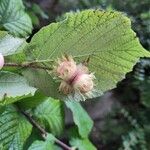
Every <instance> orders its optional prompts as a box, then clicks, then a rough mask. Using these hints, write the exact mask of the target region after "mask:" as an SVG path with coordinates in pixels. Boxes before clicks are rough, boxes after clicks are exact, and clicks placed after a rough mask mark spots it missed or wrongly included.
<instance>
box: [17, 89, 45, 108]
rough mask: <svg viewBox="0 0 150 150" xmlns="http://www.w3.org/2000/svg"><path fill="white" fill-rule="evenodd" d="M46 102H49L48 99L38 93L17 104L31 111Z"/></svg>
mask: <svg viewBox="0 0 150 150" xmlns="http://www.w3.org/2000/svg"><path fill="white" fill-rule="evenodd" d="M45 100H47V97H46V96H45V95H43V94H42V93H40V92H39V91H37V92H36V93H35V95H34V96H32V97H27V98H24V99H22V100H21V101H19V102H17V105H19V106H20V107H21V108H22V109H31V108H35V107H36V106H37V105H39V104H40V103H42V102H44V101H45Z"/></svg>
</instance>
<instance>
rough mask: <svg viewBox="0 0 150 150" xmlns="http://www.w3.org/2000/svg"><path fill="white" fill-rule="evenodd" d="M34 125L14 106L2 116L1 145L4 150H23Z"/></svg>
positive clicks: (0, 116) (0, 124)
mask: <svg viewBox="0 0 150 150" xmlns="http://www.w3.org/2000/svg"><path fill="white" fill-rule="evenodd" d="M31 130H32V125H31V124H30V123H29V122H28V121H27V120H26V119H25V118H24V116H22V115H21V114H19V112H18V111H17V110H16V108H15V107H13V106H7V108H6V110H5V111H4V112H3V113H2V114H1V115H0V145H2V146H3V150H8V149H9V150H10V149H11V150H22V149H23V145H24V143H25V142H26V139H27V138H28V137H29V135H30V134H31Z"/></svg>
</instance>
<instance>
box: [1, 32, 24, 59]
mask: <svg viewBox="0 0 150 150" xmlns="http://www.w3.org/2000/svg"><path fill="white" fill-rule="evenodd" d="M25 45H26V42H25V39H23V38H17V37H13V36H12V35H10V34H8V33H7V32H5V31H0V53H1V54H2V55H3V56H8V55H12V54H14V53H17V52H18V51H20V50H21V49H23V48H24V46H25Z"/></svg>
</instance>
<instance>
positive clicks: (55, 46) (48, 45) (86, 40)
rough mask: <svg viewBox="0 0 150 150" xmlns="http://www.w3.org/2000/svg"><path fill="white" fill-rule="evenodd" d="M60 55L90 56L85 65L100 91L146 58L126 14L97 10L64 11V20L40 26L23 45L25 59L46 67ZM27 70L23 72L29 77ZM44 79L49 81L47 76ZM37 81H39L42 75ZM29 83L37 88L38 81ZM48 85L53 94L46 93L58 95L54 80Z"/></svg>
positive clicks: (146, 54)
mask: <svg viewBox="0 0 150 150" xmlns="http://www.w3.org/2000/svg"><path fill="white" fill-rule="evenodd" d="M63 54H68V55H72V56H73V57H75V59H76V60H77V61H79V62H83V60H86V59H87V58H88V57H90V61H89V68H90V71H91V72H94V73H95V76H96V81H95V82H96V89H98V90H99V92H100V93H103V92H105V91H107V90H110V89H112V88H114V87H115V86H116V83H117V82H118V81H120V80H122V79H123V78H124V77H125V74H126V73H127V72H130V71H131V70H132V69H133V66H134V65H135V63H136V62H137V61H138V60H139V58H140V57H145V56H146V57H150V54H149V53H148V52H147V51H146V50H144V49H143V47H142V46H141V45H140V43H139V40H138V39H137V38H136V34H135V33H134V32H133V31H132V29H131V22H130V20H129V19H128V18H127V17H126V16H124V15H123V14H121V13H119V12H105V11H99V10H96V11H95V10H85V11H81V12H77V13H70V14H68V15H67V18H66V19H65V20H63V21H61V22H58V23H52V24H50V25H49V26H46V27H44V28H42V29H41V30H40V31H39V32H38V33H37V34H35V35H34V37H33V38H32V40H31V42H30V44H29V45H28V46H27V47H26V55H27V56H28V61H36V62H39V63H40V64H42V65H43V64H44V65H45V66H47V67H50V66H52V65H53V61H55V60H56V58H58V57H61V55H63ZM27 72H28V73H29V74H30V75H31V74H32V75H31V76H32V78H37V75H36V73H32V72H34V70H32V72H30V71H29V70H28V71H27ZM28 73H25V74H26V77H28V79H29V80H30V76H28ZM33 74H34V75H33ZM45 74H46V72H45ZM38 78H39V77H38ZM47 79H48V80H53V78H52V77H51V76H49V77H48V78H47ZM40 80H41V81H42V80H43V78H42V76H41V77H40ZM30 81H31V80H30ZM31 83H32V84H33V85H34V86H37V87H38V88H40V86H39V85H38V83H35V82H34V81H31ZM49 84H50V85H51V89H56V92H54V93H56V95H53V94H51V93H49V94H48V95H50V96H52V97H55V98H60V97H58V96H57V95H60V94H58V92H57V91H58V88H56V84H55V83H54V81H52V82H49ZM52 87H53V88H52ZM40 89H41V90H43V91H45V90H46V89H44V88H40Z"/></svg>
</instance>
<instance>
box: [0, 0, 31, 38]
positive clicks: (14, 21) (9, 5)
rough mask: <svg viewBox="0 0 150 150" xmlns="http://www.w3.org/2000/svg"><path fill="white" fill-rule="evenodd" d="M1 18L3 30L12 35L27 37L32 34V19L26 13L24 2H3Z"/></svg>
mask: <svg viewBox="0 0 150 150" xmlns="http://www.w3.org/2000/svg"><path fill="white" fill-rule="evenodd" d="M0 16H1V17H0V26H1V28H2V27H3V28H5V29H6V30H8V31H9V32H10V33H11V34H13V35H15V36H21V37H26V36H28V35H29V34H30V33H31V31H32V23H31V19H30V17H29V16H28V15H27V14H26V13H25V11H24V6H23V3H22V0H1V1H0Z"/></svg>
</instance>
